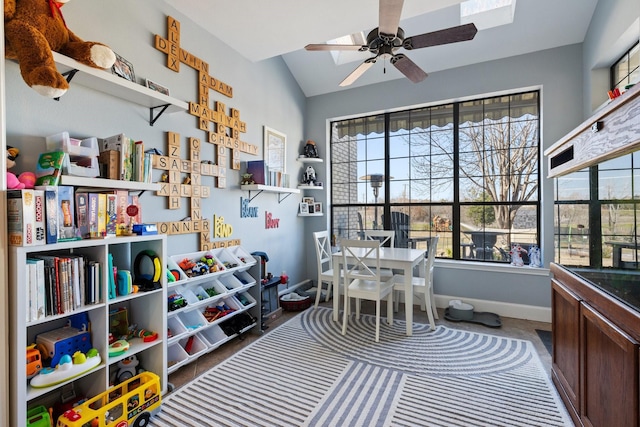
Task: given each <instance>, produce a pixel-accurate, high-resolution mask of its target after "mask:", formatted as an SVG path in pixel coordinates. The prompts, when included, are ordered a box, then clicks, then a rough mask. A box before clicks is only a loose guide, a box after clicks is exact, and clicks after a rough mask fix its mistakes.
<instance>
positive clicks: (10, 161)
mask: <svg viewBox="0 0 640 427" xmlns="http://www.w3.org/2000/svg"><path fill="white" fill-rule="evenodd" d="M19 154H20V150H18V149H17V148H14V147H10V146H8V145H7V189H8V190H22V189H23V188H25V185H24V184H23V183H22V182H20V180H19V179H18V177H17V176H16V175H15V174H14V173H12V172H9V169H11V168H12V167H14V166H15V165H16V158H17V157H18V155H19Z"/></svg>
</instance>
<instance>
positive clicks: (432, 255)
mask: <svg viewBox="0 0 640 427" xmlns="http://www.w3.org/2000/svg"><path fill="white" fill-rule="evenodd" d="M439 239H440V236H433V237H431V239H430V240H429V248H428V252H427V260H426V261H425V263H424V264H425V266H424V268H425V276H424V277H425V280H427V279H429V281H430V282H431V283H432V284H433V265H434V261H435V259H436V252H438V251H437V249H438V240H439Z"/></svg>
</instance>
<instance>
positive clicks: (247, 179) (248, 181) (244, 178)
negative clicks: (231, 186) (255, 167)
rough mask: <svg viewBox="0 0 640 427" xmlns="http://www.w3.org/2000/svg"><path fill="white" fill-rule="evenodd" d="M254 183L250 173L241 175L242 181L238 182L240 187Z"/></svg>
mask: <svg viewBox="0 0 640 427" xmlns="http://www.w3.org/2000/svg"><path fill="white" fill-rule="evenodd" d="M255 183H256V182H255V181H254V180H253V174H252V173H243V174H242V181H240V185H251V184H255Z"/></svg>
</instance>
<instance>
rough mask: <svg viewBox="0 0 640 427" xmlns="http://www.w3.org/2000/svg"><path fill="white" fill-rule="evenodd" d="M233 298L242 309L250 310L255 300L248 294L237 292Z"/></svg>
mask: <svg viewBox="0 0 640 427" xmlns="http://www.w3.org/2000/svg"><path fill="white" fill-rule="evenodd" d="M234 298H235V299H236V300H237V301H238V303H239V304H240V306H241V307H242V308H245V309H246V308H250V307H253V306H254V305H255V304H256V300H255V298H254V297H252V296H251V295H250V294H249V292H238V293H237V294H235V295H234Z"/></svg>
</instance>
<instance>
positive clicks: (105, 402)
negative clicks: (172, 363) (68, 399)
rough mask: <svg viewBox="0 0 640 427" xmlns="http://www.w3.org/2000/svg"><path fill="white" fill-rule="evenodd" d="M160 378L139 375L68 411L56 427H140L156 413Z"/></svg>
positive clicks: (143, 373) (60, 418)
mask: <svg viewBox="0 0 640 427" xmlns="http://www.w3.org/2000/svg"><path fill="white" fill-rule="evenodd" d="M161 391H162V389H161V388H160V378H159V377H158V376H157V375H156V374H154V373H153V372H142V373H140V374H138V375H136V376H135V377H132V378H130V379H128V380H126V381H124V382H122V383H120V384H118V385H117V386H115V387H111V388H110V389H109V390H107V391H105V392H104V393H100V394H99V395H97V396H96V397H94V398H92V399H89V400H87V401H86V402H84V403H82V404H80V405H78V406H76V407H74V408H73V409H69V410H68V411H66V412H65V413H63V414H62V415H60V417H58V423H57V424H56V426H57V427H106V426H108V427H128V426H134V427H144V426H147V425H148V424H149V418H151V416H152V415H155V414H156V413H158V412H159V411H160V404H161V403H162V401H161V398H160V393H161Z"/></svg>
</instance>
